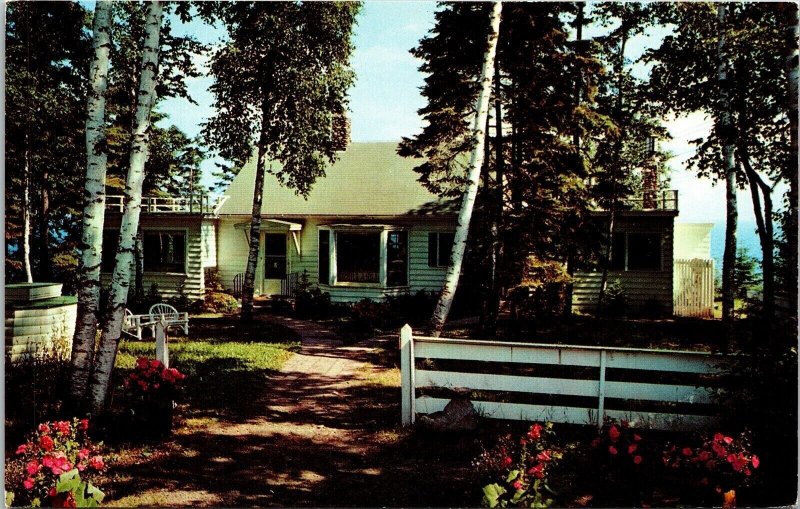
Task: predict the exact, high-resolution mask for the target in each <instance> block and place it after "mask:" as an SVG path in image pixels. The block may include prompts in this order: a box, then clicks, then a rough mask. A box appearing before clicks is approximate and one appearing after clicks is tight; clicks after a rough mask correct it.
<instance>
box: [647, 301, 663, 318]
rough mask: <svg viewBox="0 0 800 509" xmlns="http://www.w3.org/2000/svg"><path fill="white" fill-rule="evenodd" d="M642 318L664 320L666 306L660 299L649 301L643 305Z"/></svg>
mask: <svg viewBox="0 0 800 509" xmlns="http://www.w3.org/2000/svg"><path fill="white" fill-rule="evenodd" d="M641 314H642V316H644V317H646V318H662V317H664V316H665V315H666V312H665V310H664V304H662V303H661V301H660V300H658V299H652V298H651V299H647V300H646V301H645V302H644V304H642V310H641Z"/></svg>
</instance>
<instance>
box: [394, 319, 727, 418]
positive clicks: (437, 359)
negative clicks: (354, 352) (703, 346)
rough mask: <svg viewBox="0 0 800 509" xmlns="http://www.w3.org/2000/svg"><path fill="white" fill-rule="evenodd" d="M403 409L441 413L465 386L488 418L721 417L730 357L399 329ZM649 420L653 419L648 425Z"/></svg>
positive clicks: (404, 411) (406, 414)
mask: <svg viewBox="0 0 800 509" xmlns="http://www.w3.org/2000/svg"><path fill="white" fill-rule="evenodd" d="M400 359H401V361H400V370H401V381H402V383H401V397H402V404H401V412H402V416H401V417H402V419H401V420H402V422H403V424H404V425H406V424H412V423H413V422H414V420H415V416H416V414H417V413H423V414H426V413H432V412H436V411H439V410H442V409H443V408H444V406H445V405H446V404H447V403H448V401H449V400H450V395H449V394H448V393H449V392H450V391H448V389H456V388H459V389H467V390H469V391H470V392H471V400H472V402H473V404H474V405H475V407H476V410H477V411H478V412H479V413H480V414H482V415H484V416H486V417H491V418H499V419H513V420H526V421H552V422H562V423H574V424H595V425H598V426H599V425H602V423H603V420H604V418H605V417H611V418H616V419H626V420H629V421H631V422H635V423H640V424H643V425H647V426H650V427H653V428H659V429H681V428H683V429H691V428H694V427H697V426H702V425H707V424H711V423H713V422H715V420H716V415H717V410H718V409H717V408H716V405H715V404H714V402H713V398H712V391H713V388H714V387H717V386H718V385H719V377H718V376H717V375H718V374H719V372H720V369H721V365H722V360H723V357H722V356H719V355H712V354H708V353H702V352H683V351H671V350H644V349H635V348H605V347H591V346H571V345H547V344H535V343H530V344H529V343H510V342H500V341H480V340H465V339H446V338H430V337H415V336H413V333H412V330H411V327H409V326H408V325H406V326H405V327H403V329H402V330H401V332H400ZM645 423H646V424H645Z"/></svg>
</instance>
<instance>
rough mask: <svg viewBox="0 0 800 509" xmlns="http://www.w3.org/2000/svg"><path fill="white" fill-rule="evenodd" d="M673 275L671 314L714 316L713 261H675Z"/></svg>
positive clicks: (700, 259) (695, 259)
mask: <svg viewBox="0 0 800 509" xmlns="http://www.w3.org/2000/svg"><path fill="white" fill-rule="evenodd" d="M674 266H675V268H674V273H673V292H674V295H673V296H674V299H673V312H674V313H675V314H676V315H677V316H695V317H702V318H712V317H713V316H714V260H704V259H702V258H694V259H691V260H686V259H677V260H675V262H674Z"/></svg>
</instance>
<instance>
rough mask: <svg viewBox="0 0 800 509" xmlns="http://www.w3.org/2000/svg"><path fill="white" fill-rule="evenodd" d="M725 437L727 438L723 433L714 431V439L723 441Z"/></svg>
mask: <svg viewBox="0 0 800 509" xmlns="http://www.w3.org/2000/svg"><path fill="white" fill-rule="evenodd" d="M723 438H725V437H723V436H722V433H714V441H715V442H722V440H723Z"/></svg>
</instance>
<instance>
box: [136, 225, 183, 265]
mask: <svg viewBox="0 0 800 509" xmlns="http://www.w3.org/2000/svg"><path fill="white" fill-rule="evenodd" d="M142 237H143V239H144V248H143V250H144V255H143V258H144V271H145V272H186V233H184V232H155V231H145V232H144V233H143V235H142Z"/></svg>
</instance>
